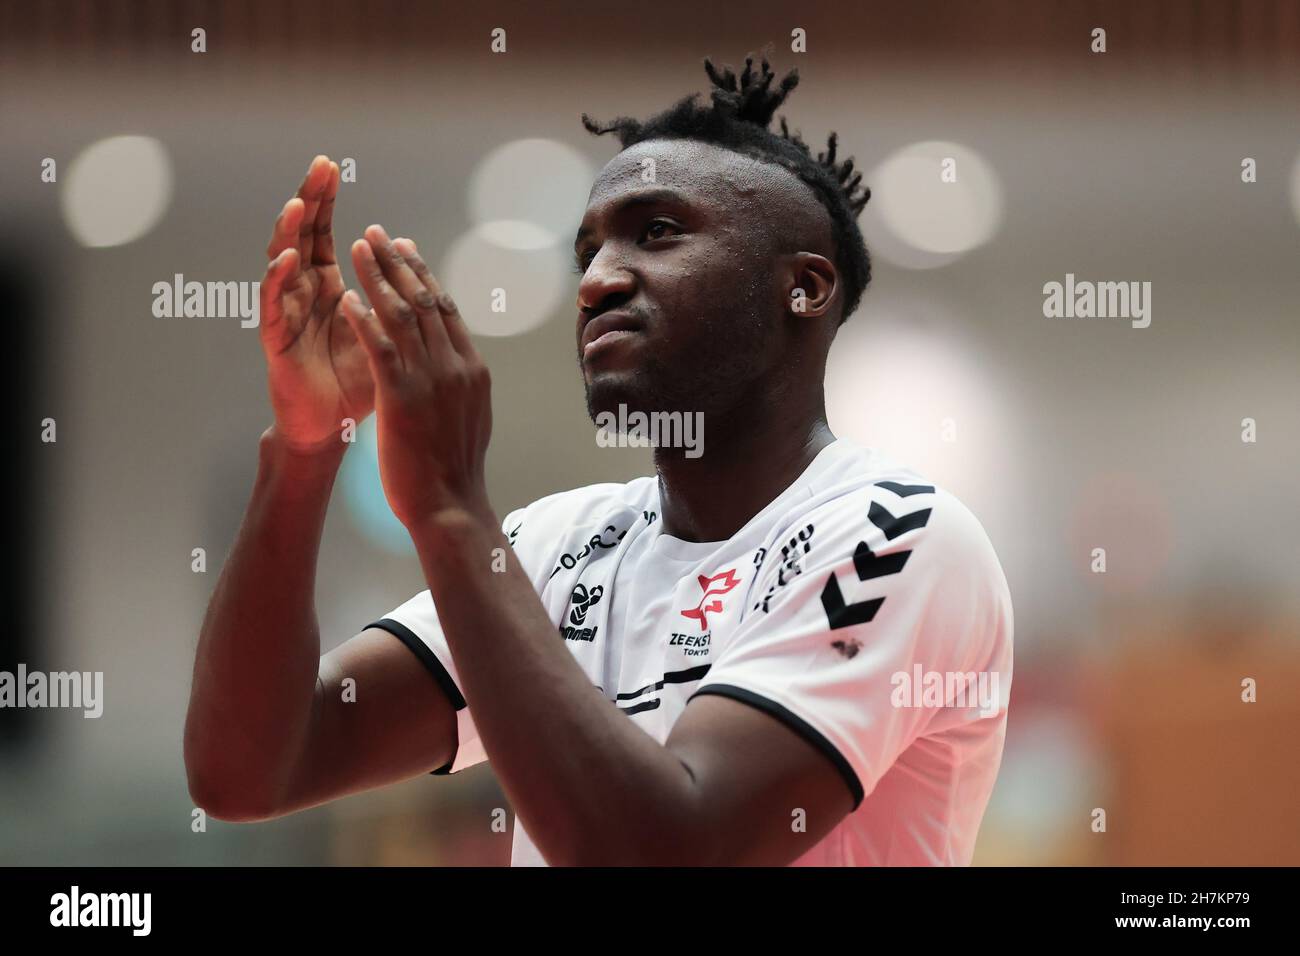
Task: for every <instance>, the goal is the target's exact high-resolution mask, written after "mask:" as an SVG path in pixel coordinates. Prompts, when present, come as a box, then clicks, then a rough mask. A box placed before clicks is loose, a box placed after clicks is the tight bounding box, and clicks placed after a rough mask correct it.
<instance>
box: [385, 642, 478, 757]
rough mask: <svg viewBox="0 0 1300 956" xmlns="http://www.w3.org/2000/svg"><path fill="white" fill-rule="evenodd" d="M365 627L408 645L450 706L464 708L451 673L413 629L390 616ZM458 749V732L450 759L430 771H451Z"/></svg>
mask: <svg viewBox="0 0 1300 956" xmlns="http://www.w3.org/2000/svg"><path fill="white" fill-rule="evenodd" d="M366 627H367V628H371V627H376V628H379V630H381V631H387V632H388V633H389V634H392V635H393V636H394V637H395V638H397V639H398V640H399V641H401V642H402V643H403V644H405V645H406V646H407V647H409V648H410V649H411V652H412V653H413V654H415V656H416V657H418V658H419V659H420V663H422V664H423V665H424V666H425V667H426V668H428V670H429V673H430V674H432V675H433V679H434V680H435V681H437V683H438V686H439V687H441V688H442V690H443V692H444V693H445V694H446V695H447V699H448V700H450V701H451V706H452V707H453V708H455V709H456V710H464V709H465V697H464V695H462V694H461V692H460V688H459V687H457V686H456V682H455V681H454V680H452V679H451V675H450V674H448V673H447V668H445V667H443V666H442V661H440V660H438V655H437V654H435V653H433V651H431V650H429V645H428V644H426V643H424V641H422V640H420V638H419V637H417V636H416V634H415V632H414V631H412V630H411V629H410V628H409V627H407V626H406V625H405V624H402V623H400V622H399V621H394V620H393V619H392V618H391V617H386V618H383V619H382V620H378V621H374V622H372V623H370V624H367V625H366ZM459 750H460V734H459V732H458V733H457V735H456V749H455V750H453V751H452V752H451V760H449V761H448V762H447V763H446V764H445V765H443V766H441V767H439V768H438V769H437V770H431V771H430V773H433V774H436V775H438V776H445V775H447V774H449V773H451V768H452V765H453V764H454V763H455V762H456V754H457V753H458V752H459Z"/></svg>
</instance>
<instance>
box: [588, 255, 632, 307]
mask: <svg viewBox="0 0 1300 956" xmlns="http://www.w3.org/2000/svg"><path fill="white" fill-rule="evenodd" d="M634 291H636V277H635V276H634V275H633V274H632V273H631V272H630V271H628V270H627V269H625V268H623V267H622V266H621V265H620V264H619V263H618V262H617V261H616V257H615V256H614V255H613V254H612V252H611V251H610V246H609V245H608V244H606V245H605V246H604V247H603V248H602V249H601V250H600V251H599V252H598V253H596V257H595V258H594V259H592V260H591V265H589V266H588V267H587V271H586V272H584V273H583V274H582V281H580V282H579V283H578V310H579V311H580V312H582V313H583V314H592V313H597V312H600V311H603V307H607V306H606V304H607V303H608V301H609V299H610V298H611V297H612V296H617V297H619V301H625V300H626V299H630V298H631V297H632V293H633V292H634Z"/></svg>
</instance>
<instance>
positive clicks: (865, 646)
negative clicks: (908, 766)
mask: <svg viewBox="0 0 1300 956" xmlns="http://www.w3.org/2000/svg"><path fill="white" fill-rule="evenodd" d="M889 486H892V488H891V487H889ZM1010 640H1011V602H1010V594H1009V592H1008V589H1007V585H1006V579H1005V577H1004V575H1003V573H1002V568H1001V566H1000V564H999V563H998V560H997V556H996V555H995V553H994V551H993V547H992V545H991V544H990V543H989V540H988V538H987V536H986V535H985V533H984V529H983V528H982V527H981V526H980V524H979V522H978V521H977V520H976V518H975V517H974V515H972V514H971V513H970V512H969V511H968V510H967V509H966V508H965V506H964V505H962V503H961V502H960V501H959V500H958V499H956V498H955V497H953V496H952V495H951V494H949V493H947V492H944V491H942V490H939V489H936V488H934V487H933V486H930V485H905V484H899V483H895V482H882V483H880V484H878V485H873V486H871V487H870V488H866V489H859V490H857V491H854V492H852V493H850V494H848V495H845V496H842V497H841V498H838V499H836V500H835V501H834V502H832V503H830V504H827V505H822V506H820V507H817V508H815V509H813V510H812V511H810V512H809V513H808V514H807V515H806V516H804V518H802V519H800V520H799V521H798V522H796V523H795V524H794V525H793V526H792V527H791V528H790V529H789V531H788V534H787V540H785V541H782V542H778V543H777V544H776V545H775V546H774V547H773V548H771V549H769V551H768V553H767V554H766V555H765V557H764V559H763V564H762V565H761V566H760V570H759V576H758V579H757V580H756V583H755V585H754V587H753V588H752V589H751V591H750V600H749V602H748V605H747V607H746V613H745V616H744V617H743V618H742V619H741V621H740V623H739V624H738V625H737V628H736V630H735V632H733V634H732V635H731V637H730V639H728V640H727V642H726V643H725V645H723V646H722V647H720V648H719V656H718V658H717V660H716V661H715V662H714V663H713V666H712V667H711V668H710V669H709V672H708V674H707V676H706V677H705V678H704V681H703V683H702V684H701V685H700V687H699V688H698V689H697V690H696V692H695V693H694V694H693V695H692V698H693V697H696V696H699V695H701V694H718V695H722V696H726V697H730V698H733V699H735V700H738V701H741V702H744V703H746V704H749V705H751V706H753V707H756V708H758V709H759V710H762V711H764V712H766V713H767V714H769V715H771V716H772V717H774V718H775V719H777V720H779V721H781V722H783V723H785V724H786V725H787V726H788V727H789V728H790V729H792V730H793V731H795V732H796V733H798V734H800V735H801V736H802V737H804V738H805V739H806V740H808V741H809V742H810V743H812V744H813V745H814V746H816V747H817V748H818V749H819V750H821V751H822V753H824V754H825V755H826V757H827V758H828V759H829V760H830V761H831V762H832V763H833V764H834V765H835V767H836V769H838V770H839V772H840V774H841V776H842V777H843V778H844V780H845V783H846V784H847V785H848V787H849V790H850V792H851V793H852V795H853V809H854V810H856V809H857V808H858V807H859V806H860V805H861V803H862V801H863V800H864V799H865V797H866V796H867V795H868V794H870V793H871V792H872V790H873V789H874V788H875V786H876V784H877V782H878V781H879V780H880V778H881V777H882V776H883V775H884V774H885V772H886V771H887V770H888V769H889V768H890V766H891V765H892V764H893V763H894V762H895V760H897V759H898V757H899V755H900V754H902V753H903V751H905V750H906V749H907V748H908V747H909V746H911V744H912V743H913V742H914V741H915V740H917V739H918V738H919V737H921V736H924V735H927V734H930V733H939V732H941V731H942V730H946V729H950V728H951V727H953V726H957V725H961V724H967V723H972V722H976V721H981V720H984V721H985V723H984V724H983V725H982V727H981V730H984V731H986V732H987V733H989V734H995V733H997V732H999V728H998V727H997V726H996V725H998V724H999V723H1002V724H1003V725H1004V722H1005V716H1004V715H1005V707H1006V699H1007V695H1008V693H1009V690H1010V676H1011V675H1010V673H1009V669H1010ZM999 668H1005V669H1006V670H1007V673H1006V674H1005V675H1000V676H999V677H998V678H994V677H992V675H991V673H990V670H991V669H999ZM981 672H983V673H984V674H985V677H984V678H983V679H982V680H983V684H980V680H981V678H980V676H979V675H980V673H981ZM932 673H933V674H939V675H944V674H952V675H958V674H959V675H961V677H957V678H953V679H950V680H949V682H948V685H947V690H948V691H955V690H957V689H958V686H959V685H965V686H963V688H962V692H961V693H960V694H954V693H945V692H944V690H943V687H942V685H941V686H940V689H939V691H938V693H937V696H936V695H935V694H931V695H930V696H929V697H926V696H925V695H924V694H920V695H918V694H917V693H915V692H914V687H915V682H916V681H917V680H918V679H920V680H921V682H922V684H923V685H928V686H930V688H931V690H932V691H933V690H934V683H933V678H928V677H927V676H926V675H929V674H932ZM972 680H973V681H974V684H971V683H970V681H972ZM981 689H983V690H986V691H988V690H990V689H991V690H992V694H991V695H987V694H986V696H985V698H979V697H978V691H979V690H981ZM999 716H1000V717H1002V718H1003V720H1002V721H999V720H985V718H986V717H999Z"/></svg>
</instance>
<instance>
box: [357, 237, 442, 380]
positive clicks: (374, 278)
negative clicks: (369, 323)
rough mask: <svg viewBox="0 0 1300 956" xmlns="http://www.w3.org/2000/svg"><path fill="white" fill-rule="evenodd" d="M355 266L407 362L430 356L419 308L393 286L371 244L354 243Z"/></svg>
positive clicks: (383, 321)
mask: <svg viewBox="0 0 1300 956" xmlns="http://www.w3.org/2000/svg"><path fill="white" fill-rule="evenodd" d="M352 266H353V268H354V269H356V272H357V279H358V280H359V281H360V282H361V287H362V288H363V289H365V290H366V296H367V297H368V298H369V299H370V304H371V305H372V306H374V310H375V313H376V314H377V315H378V316H379V323H380V325H381V326H382V328H383V329H384V331H385V333H387V335H388V338H389V339H390V340H392V342H393V343H394V344H395V345H396V346H397V348H398V349H399V350H400V351H401V353H402V358H403V360H404V361H415V360H416V359H417V358H418V357H419V356H427V354H428V352H427V349H426V348H425V345H424V340H423V338H421V335H420V326H419V316H418V315H417V313H416V311H415V308H414V307H413V306H412V305H411V304H410V303H409V302H407V301H406V300H405V299H404V298H402V297H401V296H400V295H398V293H397V290H396V289H394V288H393V287H392V286H391V285H389V283H388V280H387V279H386V278H385V277H384V272H383V269H382V268H380V265H379V261H378V260H377V259H376V258H375V253H374V250H373V249H372V248H371V246H370V243H369V242H368V241H367V240H365V239H358V240H357V241H356V242H354V243H352ZM426 294H427V293H426Z"/></svg>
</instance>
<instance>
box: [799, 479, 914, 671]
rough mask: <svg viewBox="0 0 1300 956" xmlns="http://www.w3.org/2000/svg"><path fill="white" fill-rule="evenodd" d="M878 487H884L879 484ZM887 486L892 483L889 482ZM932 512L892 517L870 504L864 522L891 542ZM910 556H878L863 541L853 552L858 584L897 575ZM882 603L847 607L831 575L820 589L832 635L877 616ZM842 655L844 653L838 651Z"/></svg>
mask: <svg viewBox="0 0 1300 956" xmlns="http://www.w3.org/2000/svg"><path fill="white" fill-rule="evenodd" d="M879 484H882V485H883V484H886V483H885V482H879ZM888 484H894V483H893V482H889V483H888ZM897 487H899V488H906V487H913V488H920V487H925V488H926V490H930V491H932V490H933V489H932V488H928V486H920V485H912V486H906V485H899V486H897ZM889 490H890V491H894V492H895V493H896V494H900V495H902V496H903V497H906V494H915V493H919V492H907V493H906V494H904V493H903V492H899V491H896V489H895V488H890V489H889ZM932 510H933V509H931V508H922V509H921V510H920V511H913V512H912V513H911V514H905V515H899V516H895V515H894V514H893V513H892V512H891V511H890V510H889V509H888V508H886V507H884V506H883V505H880V504H877V503H876V502H874V501H873V502H871V507H870V509H869V511H868V512H867V518H868V519H869V520H870V521H871V523H872V524H874V525H875V526H876V527H877V528H879V529H880V530H881V531H882V532H883V533H884V535H885V539H886V540H888V541H893V540H894V539H895V538H897V537H898V536H899V535H901V534H905V533H906V532H908V531H913V530H915V529H916V528H924V527H925V525H926V523H927V522H928V521H929V520H930V513H931V511H932ZM911 554H912V552H911V550H907V551H899V552H897V553H896V554H885V555H877V554H876V553H875V552H874V551H872V550H871V548H870V547H869V546H868V545H867V543H866V542H865V541H859V542H858V546H857V547H856V548H854V549H853V569H854V570H855V571H856V572H857V574H858V580H859V581H869V580H871V579H872V578H879V577H884V576H885V575H888V574H897V573H898V572H899V571H902V570H903V566H904V565H905V564H907V559H908V557H909V556H910V555H911ZM884 603H885V599H884V598H882V597H881V598H871V599H870V600H867V601H858V602H857V603H855V604H846V603H845V602H844V592H843V591H841V590H840V582H839V580H838V579H837V578H836V577H835V573H834V572H831V575H830V577H828V578H827V579H826V586H825V587H824V588H822V608H823V609H825V611H826V620H827V621H829V622H830V626H831V630H833V631H834V630H838V629H839V628H842V627H852V626H853V625H854V624H865V623H866V622H867V621H870V620H871V619H872V618H874V617H875V616H876V612H877V611H879V610H880V605H882V604H884ZM841 653H843V652H842V651H841Z"/></svg>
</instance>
